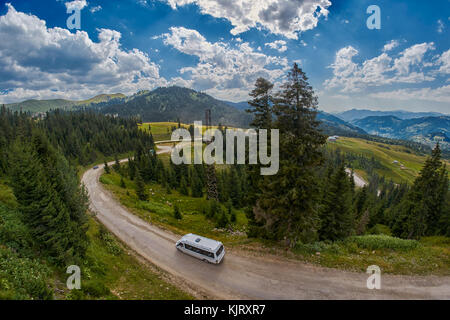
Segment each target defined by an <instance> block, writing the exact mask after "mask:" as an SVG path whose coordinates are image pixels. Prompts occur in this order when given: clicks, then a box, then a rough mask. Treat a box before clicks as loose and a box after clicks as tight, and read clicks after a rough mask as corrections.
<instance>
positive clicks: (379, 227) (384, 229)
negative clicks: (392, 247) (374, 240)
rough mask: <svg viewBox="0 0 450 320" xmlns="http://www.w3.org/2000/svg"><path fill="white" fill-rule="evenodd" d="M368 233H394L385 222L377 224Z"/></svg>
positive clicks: (388, 234)
mask: <svg viewBox="0 0 450 320" xmlns="http://www.w3.org/2000/svg"><path fill="white" fill-rule="evenodd" d="M367 233H368V234H384V235H387V236H390V235H392V233H391V229H390V228H389V227H388V226H386V225H384V224H376V225H374V226H373V227H372V228H370V229H369V231H368V232H367Z"/></svg>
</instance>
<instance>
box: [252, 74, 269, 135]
mask: <svg viewBox="0 0 450 320" xmlns="http://www.w3.org/2000/svg"><path fill="white" fill-rule="evenodd" d="M272 89H273V84H272V83H271V82H270V81H268V80H266V79H264V78H258V79H257V80H256V83H255V88H254V89H253V90H252V91H251V92H250V94H249V95H250V96H251V97H252V98H253V99H252V100H250V101H249V102H248V104H249V105H250V106H251V108H249V109H247V110H246V111H247V112H249V113H253V114H254V116H253V120H252V122H251V123H250V125H251V126H252V127H254V128H256V129H270V128H271V127H272V121H273V120H272V117H273V113H272V104H273V98H272V95H271V91H272Z"/></svg>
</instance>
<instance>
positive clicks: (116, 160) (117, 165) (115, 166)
mask: <svg viewBox="0 0 450 320" xmlns="http://www.w3.org/2000/svg"><path fill="white" fill-rule="evenodd" d="M113 169H114V171H116V172H118V173H120V161H119V158H117V155H115V156H114V164H113Z"/></svg>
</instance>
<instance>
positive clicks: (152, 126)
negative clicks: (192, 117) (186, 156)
mask: <svg viewBox="0 0 450 320" xmlns="http://www.w3.org/2000/svg"><path fill="white" fill-rule="evenodd" d="M177 126H178V123H176V122H145V123H143V124H142V125H139V127H140V128H141V129H142V130H145V131H149V130H150V131H151V132H152V136H153V139H154V141H164V140H170V138H171V136H172V131H171V128H172V127H177ZM181 127H183V128H186V129H187V128H188V127H189V125H187V124H181Z"/></svg>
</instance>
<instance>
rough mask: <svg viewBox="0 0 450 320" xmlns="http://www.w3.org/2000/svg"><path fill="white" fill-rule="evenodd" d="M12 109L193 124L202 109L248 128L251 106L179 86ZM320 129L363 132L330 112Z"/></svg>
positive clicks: (323, 114)
mask: <svg viewBox="0 0 450 320" xmlns="http://www.w3.org/2000/svg"><path fill="white" fill-rule="evenodd" d="M6 106H7V107H8V108H11V109H12V110H20V109H21V110H22V111H30V112H46V111H49V110H55V109H64V110H67V111H73V110H78V109H81V108H86V107H88V108H92V109H95V110H97V111H99V112H101V113H104V114H117V115H119V116H121V117H130V116H140V117H141V118H142V120H143V121H146V122H160V121H177V120H178V119H180V121H182V122H184V123H192V122H194V121H203V122H204V121H205V111H206V110H207V109H211V113H212V122H213V124H215V125H217V124H219V123H221V124H222V125H224V126H227V125H228V126H234V127H242V128H247V127H249V124H250V121H251V119H252V115H251V114H249V113H247V112H245V109H248V108H249V107H250V106H249V105H248V103H247V102H246V101H243V102H237V103H235V102H229V101H220V100H217V99H215V98H213V97H211V96H209V95H207V94H205V93H201V92H197V91H195V90H192V89H188V88H182V87H176V86H174V87H164V88H157V89H155V90H153V91H148V90H143V91H140V92H138V93H136V94H134V95H131V96H128V97H127V96H125V95H123V94H120V93H119V94H109V95H108V94H101V95H98V96H95V97H93V98H91V99H88V100H82V101H71V100H63V99H54V100H27V101H24V102H20V103H14V104H9V105H6ZM317 119H318V120H319V121H321V124H320V128H321V129H322V131H323V132H324V133H325V134H328V135H342V136H345V135H347V136H348V135H351V136H353V135H358V134H366V132H365V131H364V130H363V129H361V128H359V127H357V126H355V125H353V124H351V123H348V122H346V121H344V120H342V119H340V118H338V117H336V116H334V115H332V114H329V113H326V112H323V111H319V112H318V115H317Z"/></svg>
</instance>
